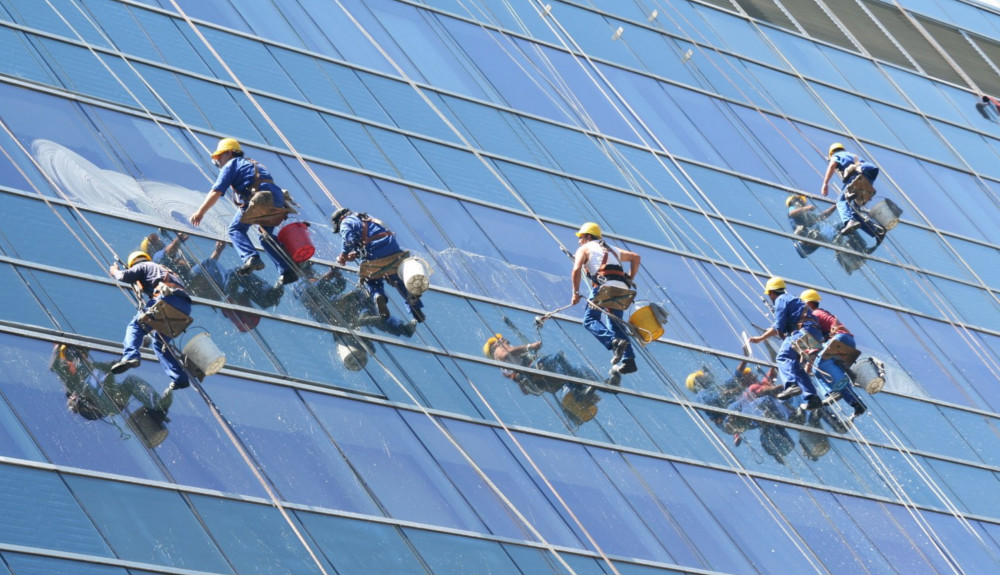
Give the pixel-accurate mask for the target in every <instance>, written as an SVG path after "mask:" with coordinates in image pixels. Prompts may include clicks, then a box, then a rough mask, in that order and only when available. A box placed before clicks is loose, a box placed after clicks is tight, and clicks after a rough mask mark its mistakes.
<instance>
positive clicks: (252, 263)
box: [236, 256, 264, 276]
mask: <svg viewBox="0 0 1000 575" xmlns="http://www.w3.org/2000/svg"><path fill="white" fill-rule="evenodd" d="M262 269H264V260H262V259H260V256H250V258H249V259H247V261H246V262H244V263H243V265H242V266H240V267H239V268H238V269H237V270H236V275H238V276H245V275H247V274H248V273H250V272H256V271H260V270H262Z"/></svg>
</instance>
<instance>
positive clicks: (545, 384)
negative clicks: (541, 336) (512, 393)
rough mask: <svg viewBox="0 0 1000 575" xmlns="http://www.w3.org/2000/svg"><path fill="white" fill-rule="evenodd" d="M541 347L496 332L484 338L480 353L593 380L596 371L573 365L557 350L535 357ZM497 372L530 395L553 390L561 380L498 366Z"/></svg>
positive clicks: (538, 342)
mask: <svg viewBox="0 0 1000 575" xmlns="http://www.w3.org/2000/svg"><path fill="white" fill-rule="evenodd" d="M541 348H542V342H541V341H536V342H532V343H528V344H525V345H513V344H512V343H510V342H509V341H508V340H507V338H505V337H504V336H503V334H499V333H498V334H495V335H494V336H493V337H491V338H489V339H488V340H486V343H485V344H484V345H483V355H485V356H486V357H488V358H491V359H495V360H497V361H503V362H507V363H512V364H514V365H518V366H521V367H532V368H535V369H540V370H542V371H551V372H554V373H559V374H562V375H568V376H571V377H577V378H580V379H597V376H596V374H594V373H591V372H589V370H584V369H580V368H577V367H575V366H573V365H572V364H571V363H570V362H569V360H567V359H566V356H565V355H564V354H563V352H561V351H560V352H557V353H551V354H549V355H544V356H538V355H537V351H538V350H539V349H541ZM501 371H502V372H503V374H504V376H505V377H509V378H510V379H513V380H514V381H516V382H517V385H518V386H519V387H520V388H521V391H522V392H523V393H525V394H530V395H541V394H543V393H546V392H551V393H555V392H556V391H558V390H559V388H561V387H562V386H563V383H564V382H563V381H561V380H558V379H555V378H550V377H539V376H536V375H534V374H528V373H523V372H520V371H515V370H512V369H502V370H501Z"/></svg>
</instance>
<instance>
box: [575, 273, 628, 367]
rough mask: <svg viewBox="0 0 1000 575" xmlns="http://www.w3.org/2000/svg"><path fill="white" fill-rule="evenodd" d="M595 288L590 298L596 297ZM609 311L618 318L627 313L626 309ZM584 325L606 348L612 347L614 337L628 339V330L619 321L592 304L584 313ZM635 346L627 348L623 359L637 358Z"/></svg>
mask: <svg viewBox="0 0 1000 575" xmlns="http://www.w3.org/2000/svg"><path fill="white" fill-rule="evenodd" d="M594 293H595V292H594V290H593V289H591V290H590V299H591V301H593V299H594ZM606 311H607V313H610V314H611V315H613V316H615V317H616V318H618V319H622V317H623V316H624V315H625V311H624V310H620V309H612V310H606ZM583 327H585V328H587V331H589V332H590V333H592V334H594V337H596V338H597V341H599V342H601V345H603V346H604V347H605V349H611V342H612V341H613V340H614V339H616V338H617V339H624V340H626V341H628V339H629V338H628V332H627V331H626V330H625V328H624V327H623V326H622V325H621V324H620V323H618V322H616V321H614V320H613V319H611V318H610V317H608V316H607V315H606V314H605V311H602V310H600V309H597V308H595V307H594V306H592V305H588V306H587V311H586V312H584V314H583ZM632 347H633V346H631V345H630V346H628V347H627V348H625V355H624V356H622V360H623V361H624V360H629V359H635V350H633V349H632Z"/></svg>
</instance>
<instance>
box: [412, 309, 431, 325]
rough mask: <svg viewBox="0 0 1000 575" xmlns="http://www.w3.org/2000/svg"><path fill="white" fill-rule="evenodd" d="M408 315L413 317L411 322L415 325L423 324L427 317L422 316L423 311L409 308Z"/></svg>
mask: <svg viewBox="0 0 1000 575" xmlns="http://www.w3.org/2000/svg"><path fill="white" fill-rule="evenodd" d="M410 315H412V316H413V321H415V322H417V323H424V320H425V319H427V316H425V315H424V310H422V309H419V308H411V309H410Z"/></svg>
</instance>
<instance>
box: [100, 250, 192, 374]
mask: <svg viewBox="0 0 1000 575" xmlns="http://www.w3.org/2000/svg"><path fill="white" fill-rule="evenodd" d="M127 265H128V268H127V269H119V268H118V264H117V263H115V264H113V265H112V266H111V267H110V269H109V271H110V272H111V275H112V276H114V278H115V279H117V280H118V281H123V282H126V283H128V284H135V285H138V286H139V288H140V289H141V291H142V293H143V294H145V295H146V296H147V297H148V298H149V300H148V301H147V302H146V303H145V305H144V306H143V308H142V309H141V310H140V311H139V313H138V314H136V316H135V317H133V318H132V321H131V322H129V324H128V327H127V328H126V329H125V343H124V351H123V353H122V359H121V360H119V361H118V362H117V363H115V364H114V365H113V366H111V373H114V374H120V373H124V372H125V371H128V370H129V369H132V368H133V367H138V366H139V362H140V359H139V348H140V347H142V341H143V339H144V338H145V337H146V335H147V334H149V333H150V331H151V330H150V328H149V327H148V326H147V325H146V324H145V323H143V322H142V321H140V320H141V319H142V318H143V316H144V315H145V314H146V312H147V311H148V310H149V309H150V308H151V307H153V305H154V304H156V302H158V301H163V302H165V303H167V304H169V305H170V306H172V307H173V308H174V309H176V310H177V311H178V312H180V313H182V314H184V315H185V316H187V315H189V314H190V313H191V297H190V296H188V294H187V292H186V291H184V284H182V283H181V280H180V278H178V277H177V275H176V274H174V273H173V272H172V271H170V269H169V268H167V267H166V266H164V265H162V264H158V263H154V262H152V261H151V260H150V258H149V254H147V253H146V252H132V253H131V254H130V255H129V256H128V262H127ZM153 334H154V336H153V352H154V353H155V354H156V357H157V359H159V360H160V364H161V365H162V366H163V370H164V371H165V372H166V373H167V376H168V377H169V378H170V382H171V383H170V385H171V387H172V388H174V389H182V388H185V387H187V386H188V385H190V381H189V380H188V376H187V373H186V372H185V371H184V367H183V365H181V362H180V360H179V359H178V358H176V357H174V354H173V352H171V351H170V349H169V347H168V344H169V343H170V339H171V338H170V336H169V335H167V334H165V333H161V332H158V331H154V332H153Z"/></svg>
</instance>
